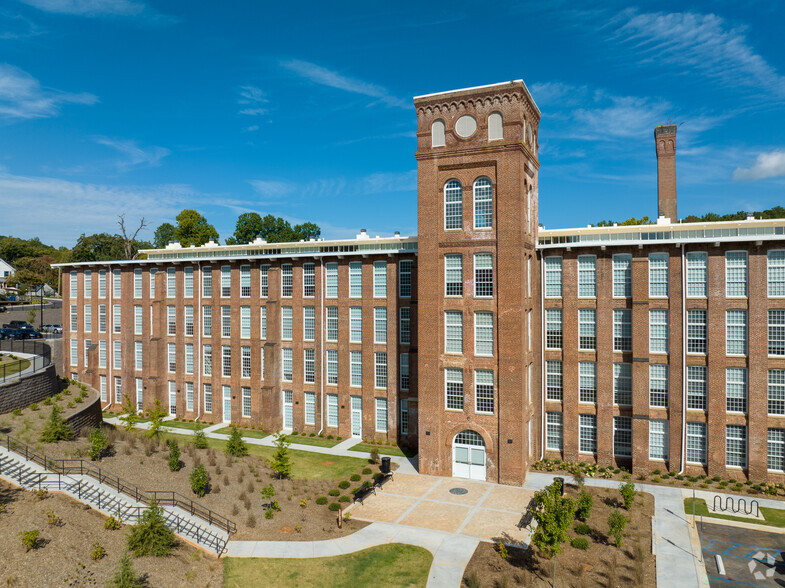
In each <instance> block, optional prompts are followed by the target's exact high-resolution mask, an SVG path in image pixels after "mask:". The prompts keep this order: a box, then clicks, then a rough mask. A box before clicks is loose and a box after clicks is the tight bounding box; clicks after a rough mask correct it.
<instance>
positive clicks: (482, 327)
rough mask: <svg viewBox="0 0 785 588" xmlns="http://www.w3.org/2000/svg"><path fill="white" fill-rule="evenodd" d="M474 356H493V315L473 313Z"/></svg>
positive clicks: (489, 313) (490, 313)
mask: <svg viewBox="0 0 785 588" xmlns="http://www.w3.org/2000/svg"><path fill="white" fill-rule="evenodd" d="M474 354H475V355H482V356H488V357H490V356H492V355H493V313H492V312H475V313H474Z"/></svg>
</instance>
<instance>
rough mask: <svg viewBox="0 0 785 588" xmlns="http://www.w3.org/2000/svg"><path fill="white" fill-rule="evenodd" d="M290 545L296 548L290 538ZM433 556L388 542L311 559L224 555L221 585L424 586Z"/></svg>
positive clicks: (420, 550) (423, 551) (416, 549)
mask: <svg viewBox="0 0 785 588" xmlns="http://www.w3.org/2000/svg"><path fill="white" fill-rule="evenodd" d="M292 549H297V547H296V542H292ZM432 562H433V556H432V555H431V553H430V552H429V551H428V550H427V549H423V548H422V547H417V546H415V545H404V544H401V543H391V544H389V545H379V546H377V547H371V548H370V549H364V550H363V551H358V552H356V553H350V554H347V555H339V556H336V557H316V558H313V559H279V558H250V557H248V558H245V557H243V558H234V557H227V558H224V586H225V587H227V588H239V587H241V586H242V587H245V586H253V585H258V584H259V581H260V579H261V578H264V584H265V585H267V586H309V587H310V586H313V587H322V588H337V587H350V586H351V587H355V586H380V585H383V586H385V587H389V588H399V587H400V588H402V587H404V586H407V587H408V586H425V584H426V583H427V581H428V572H429V571H430V569H431V563H432Z"/></svg>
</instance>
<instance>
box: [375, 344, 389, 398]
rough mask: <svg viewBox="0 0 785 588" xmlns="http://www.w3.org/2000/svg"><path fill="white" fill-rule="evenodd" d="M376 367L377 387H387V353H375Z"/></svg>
mask: <svg viewBox="0 0 785 588" xmlns="http://www.w3.org/2000/svg"><path fill="white" fill-rule="evenodd" d="M374 367H375V378H374V386H375V387H376V388H382V389H386V388H387V353H385V352H377V353H374Z"/></svg>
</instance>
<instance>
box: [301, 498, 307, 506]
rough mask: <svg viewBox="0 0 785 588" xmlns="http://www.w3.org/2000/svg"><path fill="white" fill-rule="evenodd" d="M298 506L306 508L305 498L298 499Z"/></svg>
mask: <svg viewBox="0 0 785 588" xmlns="http://www.w3.org/2000/svg"><path fill="white" fill-rule="evenodd" d="M300 506H301V507H302V508H305V507H306V506H308V499H307V498H301V499H300Z"/></svg>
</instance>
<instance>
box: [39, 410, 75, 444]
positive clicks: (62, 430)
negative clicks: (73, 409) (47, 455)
mask: <svg viewBox="0 0 785 588" xmlns="http://www.w3.org/2000/svg"><path fill="white" fill-rule="evenodd" d="M61 412H63V409H62V408H60V407H59V406H57V405H56V404H53V405H52V412H50V413H49V419H48V420H47V421H46V425H45V426H44V430H43V431H41V437H40V439H41V441H43V442H44V443H57V442H58V441H61V440H68V439H70V438H71V437H73V436H74V432H73V431H72V430H71V427H69V426H68V424H67V423H66V422H65V419H64V418H63V417H62V416H60V413H61Z"/></svg>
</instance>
